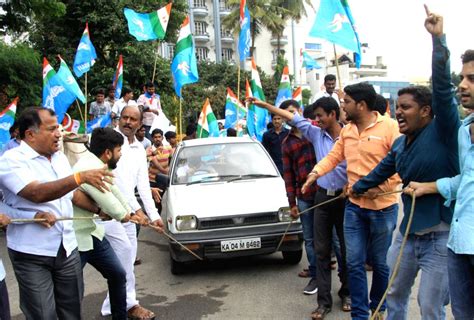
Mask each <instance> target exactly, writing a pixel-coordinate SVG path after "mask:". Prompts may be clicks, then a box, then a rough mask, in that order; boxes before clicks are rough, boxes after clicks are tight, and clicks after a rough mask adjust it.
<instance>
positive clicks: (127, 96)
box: [112, 87, 137, 119]
mask: <svg viewBox="0 0 474 320" xmlns="http://www.w3.org/2000/svg"><path fill="white" fill-rule="evenodd" d="M129 105H133V106H136V105H137V102H136V101H135V100H133V91H132V89H130V88H127V87H125V88H123V90H122V98H120V99H119V100H117V101H115V103H114V105H113V107H112V119H115V117H118V116H120V114H121V113H122V110H123V108H125V107H126V106H129Z"/></svg>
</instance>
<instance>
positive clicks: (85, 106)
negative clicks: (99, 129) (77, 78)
mask: <svg viewBox="0 0 474 320" xmlns="http://www.w3.org/2000/svg"><path fill="white" fill-rule="evenodd" d="M84 91H85V94H84V96H85V97H86V102H85V103H84V128H87V72H86V77H85V85H84ZM86 132H87V129H86Z"/></svg>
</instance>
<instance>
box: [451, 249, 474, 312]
mask: <svg viewBox="0 0 474 320" xmlns="http://www.w3.org/2000/svg"><path fill="white" fill-rule="evenodd" d="M448 278H449V292H450V294H451V309H452V311H453V315H454V318H455V319H456V320H472V319H474V255H469V254H456V253H454V252H453V251H452V250H451V249H448Z"/></svg>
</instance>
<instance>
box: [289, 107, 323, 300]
mask: <svg viewBox="0 0 474 320" xmlns="http://www.w3.org/2000/svg"><path fill="white" fill-rule="evenodd" d="M280 109H284V110H287V111H289V112H291V113H300V106H299V104H298V102H296V101H295V100H286V101H283V102H282V103H281V105H280ZM281 149H282V161H283V179H284V180H285V187H286V194H287V196H288V202H289V204H290V208H291V215H292V216H293V217H294V218H297V217H298V213H299V212H300V211H303V210H305V209H307V208H309V207H312V206H313V205H314V196H315V193H316V190H317V185H316V184H313V185H312V186H310V189H309V190H308V191H307V192H306V193H305V194H302V193H301V186H303V184H304V182H305V181H306V177H307V175H308V174H309V173H310V172H311V170H312V169H311V168H312V166H314V165H315V164H316V156H315V153H314V149H313V145H312V143H311V142H310V141H308V140H306V138H304V137H303V134H302V133H301V131H299V130H298V128H296V127H291V131H290V133H289V134H288V135H287V136H286V137H285V138H284V140H283V141H282V144H281ZM300 218H301V224H302V226H303V238H304V244H305V249H306V257H307V258H308V262H309V268H308V269H309V270H308V271H306V270H303V271H302V272H300V273H299V274H298V275H299V276H301V277H306V276H310V277H311V280H310V281H309V283H308V285H307V286H306V287H305V288H304V289H303V293H304V294H315V293H316V292H318V287H317V285H316V254H315V252H314V245H313V233H314V232H313V225H314V224H313V220H314V211H313V210H311V211H309V212H306V213H304V214H302V215H301V216H300Z"/></svg>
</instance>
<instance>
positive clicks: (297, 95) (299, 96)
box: [293, 87, 303, 108]
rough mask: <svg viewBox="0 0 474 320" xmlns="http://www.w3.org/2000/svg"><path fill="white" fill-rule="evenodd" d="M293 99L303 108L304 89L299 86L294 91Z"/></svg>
mask: <svg viewBox="0 0 474 320" xmlns="http://www.w3.org/2000/svg"><path fill="white" fill-rule="evenodd" d="M293 100H295V101H296V102H298V104H299V105H300V107H301V108H303V90H301V87H298V88H296V89H295V91H293Z"/></svg>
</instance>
